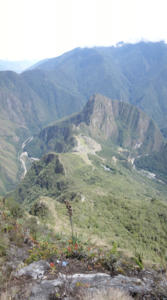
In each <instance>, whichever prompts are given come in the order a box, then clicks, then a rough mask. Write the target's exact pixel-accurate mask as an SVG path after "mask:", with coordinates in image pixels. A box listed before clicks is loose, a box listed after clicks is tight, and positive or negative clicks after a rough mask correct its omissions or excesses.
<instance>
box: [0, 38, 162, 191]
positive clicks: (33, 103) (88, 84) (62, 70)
mask: <svg viewBox="0 0 167 300" xmlns="http://www.w3.org/2000/svg"><path fill="white" fill-rule="evenodd" d="M166 65H167V47H166V44H164V43H163V42H160V43H138V44H135V45H127V44H124V45H122V46H121V47H119V46H118V47H106V48H105V47H97V48H92V49H80V48H78V49H75V50H73V51H70V52H68V53H65V54H64V55H62V56H60V57H57V58H54V59H49V60H44V61H42V62H39V63H38V64H37V65H36V66H34V69H31V70H29V71H26V72H24V73H22V74H20V75H18V74H16V73H14V72H0V117H1V130H0V135H1V145H2V146H1V148H0V149H1V150H0V151H1V170H2V171H1V175H0V189H1V191H5V190H6V187H7V182H8V180H9V182H12V185H11V186H13V184H14V183H15V182H16V174H17V175H18V170H19V166H20V163H19V162H18V150H19V149H20V146H21V143H22V142H23V141H24V139H25V138H27V137H28V136H32V135H33V134H34V133H36V132H37V131H38V130H39V129H41V128H42V127H44V126H46V125H48V124H49V123H51V122H53V121H55V120H57V119H59V118H61V117H64V116H67V115H70V114H71V113H74V112H78V111H80V110H81V109H82V107H83V105H84V104H85V103H86V102H87V100H88V99H89V97H90V96H91V95H92V94H94V93H102V94H104V95H105V96H107V97H111V98H112V99H117V100H121V101H124V102H129V103H132V104H133V105H135V106H138V107H139V108H141V109H142V110H144V111H145V112H146V113H147V114H148V115H149V116H151V117H152V118H153V120H154V121H156V122H157V123H158V125H159V126H160V128H162V129H163V130H162V132H165V129H164V128H165V127H166V121H167V101H166V95H167V89H166V80H167V76H166V74H167V72H166ZM150 126H151V125H150ZM125 127H126V125H125ZM150 128H151V127H150ZM150 130H151V129H150ZM5 131H6V133H5V134H4V132H5ZM103 131H104V130H103ZM121 134H123V135H126V134H125V130H123V129H122V133H121V130H119V137H118V136H117V134H116V136H115V139H116V140H119V139H120V141H119V142H120V145H121V143H122V140H125V136H122V137H121ZM128 134H129V133H128ZM123 144H124V143H123ZM127 144H128V145H129V146H130V144H131V142H128V139H127ZM124 146H126V145H124ZM60 147H62V144H61V145H60ZM5 151H7V153H8V155H7V156H8V158H6V154H5ZM6 162H7V163H6ZM9 165H11V166H12V171H11V170H10V169H9V168H8V166H9ZM11 174H12V176H11ZM8 189H9V186H8Z"/></svg>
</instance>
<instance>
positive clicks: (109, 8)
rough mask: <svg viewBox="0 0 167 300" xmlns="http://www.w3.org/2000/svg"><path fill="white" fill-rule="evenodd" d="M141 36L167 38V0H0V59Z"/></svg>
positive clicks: (56, 52) (50, 54)
mask: <svg viewBox="0 0 167 300" xmlns="http://www.w3.org/2000/svg"><path fill="white" fill-rule="evenodd" d="M140 39H146V40H151V41H157V40H162V39H163V40H166V41H167V0H0V59H9V60H22V59H42V58H47V57H55V56H57V55H60V54H62V53H63V52H66V51H68V50H71V49H73V48H76V47H85V46H88V47H92V46H99V45H101V46H110V45H113V44H116V43H117V42H119V41H125V42H127V41H128V42H134V41H138V40H140Z"/></svg>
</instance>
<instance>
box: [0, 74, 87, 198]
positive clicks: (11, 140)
mask: <svg viewBox="0 0 167 300" xmlns="http://www.w3.org/2000/svg"><path fill="white" fill-rule="evenodd" d="M33 75H34V74H33ZM33 82H35V84H36V85H37V86H38V88H39V89H38V91H36V89H35V88H34V84H33ZM61 99H62V100H61ZM60 100H61V104H60V105H59V103H60ZM72 104H75V105H74V107H75V108H76V107H77V108H78V107H80V105H81V103H80V104H79V105H78V98H77V97H74V96H70V94H69V93H67V92H66V91H64V90H62V89H60V88H57V87H55V86H54V84H52V83H50V82H48V80H47V78H46V76H45V75H44V76H43V77H42V78H41V77H40V78H39V77H38V76H35V77H34V76H32V77H31V82H28V80H27V81H26V80H25V79H24V76H21V75H18V74H16V73H14V72H11V71H4V72H0V120H1V121H0V125H1V126H0V137H1V142H0V158H1V160H0V194H4V193H5V192H6V191H7V190H10V189H12V188H13V187H14V186H15V184H16V182H18V180H19V177H20V176H19V170H20V166H21V165H20V162H19V160H18V156H19V151H20V148H21V144H22V143H23V141H24V140H25V139H26V137H28V136H31V135H33V134H34V133H35V132H38V131H39V129H41V128H42V127H43V126H44V125H47V124H48V123H49V122H51V121H53V120H56V119H57V118H60V117H62V116H64V115H67V114H69V113H70V112H73V111H75V108H74V109H73V105H72Z"/></svg>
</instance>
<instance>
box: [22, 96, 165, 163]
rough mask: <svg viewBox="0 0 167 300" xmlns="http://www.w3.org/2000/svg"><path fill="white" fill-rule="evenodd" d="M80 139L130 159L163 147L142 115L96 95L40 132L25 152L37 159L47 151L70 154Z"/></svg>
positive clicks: (153, 127)
mask: <svg viewBox="0 0 167 300" xmlns="http://www.w3.org/2000/svg"><path fill="white" fill-rule="evenodd" d="M82 136H87V138H89V137H91V138H93V139H95V140H96V141H97V142H99V143H100V144H107V143H113V144H115V145H116V146H121V147H123V148H126V149H127V152H128V151H129V154H131V155H134V156H137V155H139V154H140V155H143V154H148V153H151V152H152V151H159V150H160V149H161V148H162V145H163V137H162V135H161V132H160V130H159V129H158V127H157V126H156V125H155V123H154V122H153V121H152V120H151V119H150V118H148V117H147V116H146V115H145V114H144V113H143V112H142V111H140V110H139V109H137V108H136V107H134V106H132V105H130V104H128V103H124V102H119V101H113V100H111V99H109V98H106V97H104V96H102V95H99V94H97V95H94V96H92V97H91V98H90V100H89V101H88V103H87V104H86V105H85V107H84V108H83V110H82V111H81V113H78V114H75V115H73V116H71V117H69V118H66V119H65V120H62V121H61V120H60V121H58V122H57V123H55V124H54V125H52V126H49V127H46V128H44V129H43V130H42V131H41V132H40V134H39V135H38V136H36V137H35V138H34V139H33V140H32V142H30V143H29V144H28V145H27V147H26V148H25V150H26V151H27V152H28V153H29V154H30V155H31V156H37V157H39V155H40V156H41V155H42V154H45V153H46V152H48V151H56V152H68V151H74V149H75V148H76V147H77V144H78V139H81V137H82Z"/></svg>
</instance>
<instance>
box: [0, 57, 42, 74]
mask: <svg viewBox="0 0 167 300" xmlns="http://www.w3.org/2000/svg"><path fill="white" fill-rule="evenodd" d="M36 62H37V61H36V60H31V61H29V60H21V61H10V60H2V59H0V71H14V72H17V73H21V72H23V71H25V70H26V69H28V68H30V67H31V66H32V65H34V64H35V63H36Z"/></svg>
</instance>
